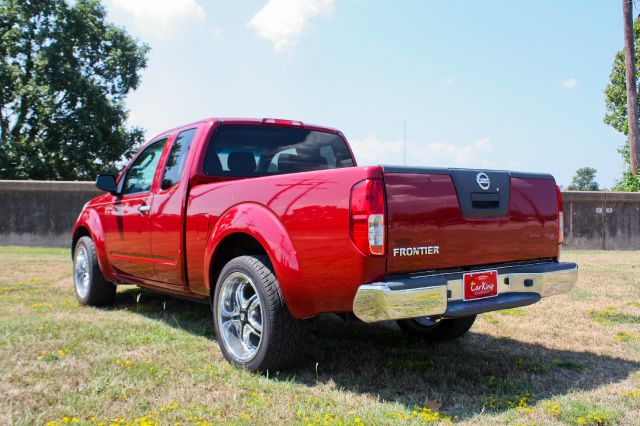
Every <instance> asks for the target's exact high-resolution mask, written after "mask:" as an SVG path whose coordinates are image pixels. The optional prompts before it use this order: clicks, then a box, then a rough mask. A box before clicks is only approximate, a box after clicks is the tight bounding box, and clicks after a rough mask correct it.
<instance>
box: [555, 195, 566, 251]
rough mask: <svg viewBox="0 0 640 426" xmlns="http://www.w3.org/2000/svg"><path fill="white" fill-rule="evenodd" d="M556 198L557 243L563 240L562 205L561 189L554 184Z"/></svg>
mask: <svg viewBox="0 0 640 426" xmlns="http://www.w3.org/2000/svg"><path fill="white" fill-rule="evenodd" d="M556 200H557V201H558V244H562V243H563V242H564V209H563V207H562V191H560V187H559V186H557V185H556Z"/></svg>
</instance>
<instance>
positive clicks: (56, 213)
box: [0, 181, 640, 250]
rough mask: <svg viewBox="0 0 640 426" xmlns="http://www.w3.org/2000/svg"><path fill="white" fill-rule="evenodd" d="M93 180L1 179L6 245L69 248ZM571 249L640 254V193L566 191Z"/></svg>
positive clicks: (0, 215) (0, 226)
mask: <svg viewBox="0 0 640 426" xmlns="http://www.w3.org/2000/svg"><path fill="white" fill-rule="evenodd" d="M98 194H100V192H99V191H98V190H97V189H96V187H95V185H94V183H93V182H41V181H0V245H25V246H43V247H67V246H68V245H69V239H70V238H71V235H70V233H71V228H72V227H73V223H74V222H75V220H76V218H77V217H78V214H79V213H80V210H81V209H82V206H83V205H84V203H86V202H87V201H88V200H90V199H91V198H93V197H95V196H96V195H98ZM563 200H564V211H565V228H564V230H565V246H566V247H567V248H582V249H606V250H618V249H624V250H631V249H635V250H639V249H640V193H625V192H564V193H563Z"/></svg>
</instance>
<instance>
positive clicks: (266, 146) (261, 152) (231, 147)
mask: <svg viewBox="0 0 640 426" xmlns="http://www.w3.org/2000/svg"><path fill="white" fill-rule="evenodd" d="M353 165H354V164H353V160H352V158H351V155H350V153H349V149H348V148H347V145H346V143H345V141H344V140H343V139H342V138H341V137H340V136H338V135H336V134H332V133H325V132H318V131H313V130H305V129H296V128H290V127H271V126H221V127H218V128H217V129H216V131H215V133H214V134H213V138H212V140H211V142H210V143H209V147H208V148H207V153H206V156H205V164H204V172H205V174H206V175H207V176H229V177H256V176H268V175H277V174H283V173H298V172H309V171H313V170H326V169H338V168H342V167H353Z"/></svg>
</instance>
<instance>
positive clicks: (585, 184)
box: [567, 167, 600, 191]
mask: <svg viewBox="0 0 640 426" xmlns="http://www.w3.org/2000/svg"><path fill="white" fill-rule="evenodd" d="M596 173H597V170H596V169H594V168H593V167H580V168H579V169H578V170H576V174H575V176H573V179H571V184H570V185H569V186H568V187H567V189H568V190H569V191H599V190H600V186H599V185H598V182H596Z"/></svg>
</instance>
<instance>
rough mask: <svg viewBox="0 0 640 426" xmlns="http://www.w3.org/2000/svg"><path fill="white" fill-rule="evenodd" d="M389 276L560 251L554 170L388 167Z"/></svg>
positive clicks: (549, 255) (546, 255)
mask: <svg viewBox="0 0 640 426" xmlns="http://www.w3.org/2000/svg"><path fill="white" fill-rule="evenodd" d="M384 183H385V191H386V199H387V212H388V216H387V217H388V222H389V224H388V238H387V247H388V248H387V254H388V256H387V259H388V261H387V274H401V273H409V272H418V271H427V270H434V269H447V268H457V267H467V266H469V267H470V266H477V265H491V264H496V263H504V262H514V261H524V260H533V259H550V258H555V257H557V256H558V227H559V225H558V205H557V199H556V186H555V181H554V180H553V177H552V176H551V175H542V174H540V175H539V174H529V173H514V172H511V173H510V172H506V171H491V170H468V169H427V168H413V167H384Z"/></svg>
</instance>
